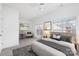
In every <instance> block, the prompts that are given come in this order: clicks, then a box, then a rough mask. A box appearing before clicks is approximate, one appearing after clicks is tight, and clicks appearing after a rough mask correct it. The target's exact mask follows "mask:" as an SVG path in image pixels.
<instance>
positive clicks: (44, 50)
mask: <svg viewBox="0 0 79 59" xmlns="http://www.w3.org/2000/svg"><path fill="white" fill-rule="evenodd" d="M43 40H47V41H52V42H55V43H57V44H60V45H63V46H67V47H69V48H70V49H71V50H72V51H73V52H74V54H75V55H76V50H75V46H74V44H72V43H68V42H64V41H57V40H53V39H50V38H46V39H45V38H44V39H43ZM32 50H33V51H34V52H35V53H36V54H37V55H39V56H66V55H65V54H64V53H63V52H61V51H58V50H56V49H54V48H51V47H49V46H47V45H45V44H42V43H40V42H38V41H35V42H34V43H33V44H32Z"/></svg>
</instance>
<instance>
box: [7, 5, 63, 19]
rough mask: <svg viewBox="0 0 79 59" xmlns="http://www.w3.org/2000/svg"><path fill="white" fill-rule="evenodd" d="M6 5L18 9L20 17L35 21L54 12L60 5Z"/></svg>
mask: <svg viewBox="0 0 79 59" xmlns="http://www.w3.org/2000/svg"><path fill="white" fill-rule="evenodd" d="M5 5H7V6H11V7H13V8H16V9H17V10H18V11H19V12H20V17H23V18H25V19H33V18H35V17H40V16H43V15H46V14H49V13H51V12H54V11H55V10H56V9H57V8H58V7H59V6H62V5H61V4H60V3H6V4H5Z"/></svg>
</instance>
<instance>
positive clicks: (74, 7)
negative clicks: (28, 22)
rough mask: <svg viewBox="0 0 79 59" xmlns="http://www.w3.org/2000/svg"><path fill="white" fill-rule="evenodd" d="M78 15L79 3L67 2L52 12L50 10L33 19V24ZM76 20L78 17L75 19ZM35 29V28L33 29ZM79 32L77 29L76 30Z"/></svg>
mask: <svg viewBox="0 0 79 59" xmlns="http://www.w3.org/2000/svg"><path fill="white" fill-rule="evenodd" d="M77 16H79V4H69V5H65V6H63V7H59V8H58V9H56V10H55V11H54V12H53V13H52V12H51V13H50V14H48V15H45V16H42V17H39V18H36V19H35V21H34V25H35V26H36V24H43V22H46V21H52V22H53V21H54V20H55V21H60V20H63V19H64V18H70V17H77ZM77 20H78V19H77ZM33 30H34V31H35V28H34V29H33ZM77 32H79V30H77Z"/></svg>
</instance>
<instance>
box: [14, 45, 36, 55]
mask: <svg viewBox="0 0 79 59" xmlns="http://www.w3.org/2000/svg"><path fill="white" fill-rule="evenodd" d="M13 56H37V54H36V53H35V52H33V50H32V48H31V45H30V46H25V47H22V48H17V49H14V50H13Z"/></svg>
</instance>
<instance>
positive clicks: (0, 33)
mask: <svg viewBox="0 0 79 59" xmlns="http://www.w3.org/2000/svg"><path fill="white" fill-rule="evenodd" d="M1 18H2V5H1V4H0V35H2V32H1V30H2V26H1V25H2V23H1V22H2V20H1ZM1 42H2V36H0V52H1V49H2V46H1Z"/></svg>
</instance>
